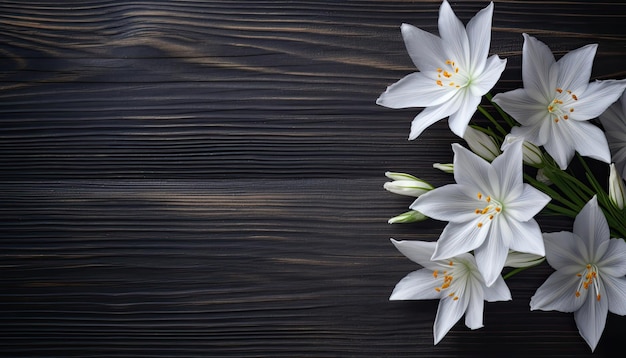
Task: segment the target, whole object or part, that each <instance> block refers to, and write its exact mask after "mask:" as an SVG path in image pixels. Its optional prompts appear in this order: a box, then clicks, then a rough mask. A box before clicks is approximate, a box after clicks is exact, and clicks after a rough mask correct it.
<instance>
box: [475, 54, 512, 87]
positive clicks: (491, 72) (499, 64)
mask: <svg viewBox="0 0 626 358" xmlns="http://www.w3.org/2000/svg"><path fill="white" fill-rule="evenodd" d="M505 68H506V59H501V58H500V57H498V56H497V55H493V56H491V57H489V58H488V59H487V61H486V64H485V65H484V67H483V71H482V72H479V73H480V75H479V76H478V78H476V79H474V80H473V81H472V84H471V86H470V91H471V92H472V95H474V96H477V97H482V96H483V95H484V94H485V93H487V92H489V90H491V89H492V88H493V86H495V85H496V82H498V80H499V79H500V76H501V75H502V72H504V69H505Z"/></svg>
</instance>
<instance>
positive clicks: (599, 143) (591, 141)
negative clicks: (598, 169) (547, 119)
mask: <svg viewBox="0 0 626 358" xmlns="http://www.w3.org/2000/svg"><path fill="white" fill-rule="evenodd" d="M576 124H577V125H572V126H570V137H571V138H572V140H573V141H574V148H575V149H576V151H577V152H578V153H579V154H580V155H584V156H586V157H589V158H593V159H596V160H599V161H602V162H605V163H607V164H608V163H611V152H610V150H609V143H608V142H607V140H606V137H605V135H604V132H603V131H602V130H601V129H600V128H598V127H596V126H594V125H593V124H591V123H587V122H576Z"/></svg>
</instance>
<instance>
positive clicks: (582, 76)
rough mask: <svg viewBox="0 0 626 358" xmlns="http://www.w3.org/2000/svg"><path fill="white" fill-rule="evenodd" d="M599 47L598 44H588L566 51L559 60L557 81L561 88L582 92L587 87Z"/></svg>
mask: <svg viewBox="0 0 626 358" xmlns="http://www.w3.org/2000/svg"><path fill="white" fill-rule="evenodd" d="M597 48H598V45H597V44H591V45H586V46H583V47H581V48H579V49H576V50H573V51H570V52H568V53H566V54H565V55H563V57H561V58H560V59H559V60H558V61H557V62H558V63H559V77H558V79H557V83H558V84H559V86H560V87H561V88H563V89H568V90H571V91H572V92H574V93H580V92H581V91H582V90H584V89H585V88H586V87H587V85H588V84H589V79H590V78H591V68H592V67H593V58H594V57H595V56H596V50H597Z"/></svg>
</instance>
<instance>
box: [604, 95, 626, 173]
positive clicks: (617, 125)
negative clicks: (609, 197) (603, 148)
mask: <svg viewBox="0 0 626 358" xmlns="http://www.w3.org/2000/svg"><path fill="white" fill-rule="evenodd" d="M599 118H600V123H601V124H602V127H604V133H605V134H606V139H608V141H609V149H610V151H611V153H612V154H613V157H612V160H613V162H615V166H616V169H617V171H618V172H619V174H620V176H621V177H622V178H624V179H626V92H624V94H622V98H621V99H620V100H619V101H617V102H615V103H613V105H611V106H610V107H609V108H608V109H607V110H606V111H605V112H604V113H602V114H601V115H600V117H599Z"/></svg>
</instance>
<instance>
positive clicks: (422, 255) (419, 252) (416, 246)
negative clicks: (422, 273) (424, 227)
mask: <svg viewBox="0 0 626 358" xmlns="http://www.w3.org/2000/svg"><path fill="white" fill-rule="evenodd" d="M391 243H392V244H393V245H394V246H395V247H396V249H398V251H400V252H401V253H402V254H403V255H404V256H406V257H407V258H409V260H411V261H413V262H415V263H416V264H418V265H422V266H423V267H425V268H428V269H430V270H431V271H432V270H433V269H436V268H437V267H438V266H437V265H436V264H435V263H433V262H432V261H430V257H431V256H432V255H433V252H435V246H436V245H437V243H436V242H428V241H407V240H402V241H397V240H394V239H391ZM431 277H432V275H431Z"/></svg>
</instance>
